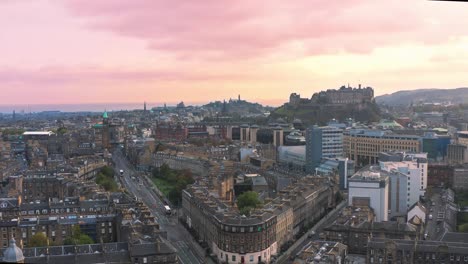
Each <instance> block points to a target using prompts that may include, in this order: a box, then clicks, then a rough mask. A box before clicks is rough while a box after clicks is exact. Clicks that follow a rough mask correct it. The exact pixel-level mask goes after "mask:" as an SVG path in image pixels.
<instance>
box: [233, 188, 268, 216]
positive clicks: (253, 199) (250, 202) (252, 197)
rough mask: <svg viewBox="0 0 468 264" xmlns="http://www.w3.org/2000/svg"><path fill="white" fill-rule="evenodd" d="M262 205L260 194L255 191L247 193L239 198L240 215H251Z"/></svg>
mask: <svg viewBox="0 0 468 264" xmlns="http://www.w3.org/2000/svg"><path fill="white" fill-rule="evenodd" d="M261 204H262V202H261V201H260V199H259V198H258V193H256V192H253V191H248V192H245V193H243V194H241V195H239V196H238V197H237V207H238V208H239V211H240V213H241V214H244V215H250V211H251V210H252V209H253V208H256V207H258V206H260V205H261Z"/></svg>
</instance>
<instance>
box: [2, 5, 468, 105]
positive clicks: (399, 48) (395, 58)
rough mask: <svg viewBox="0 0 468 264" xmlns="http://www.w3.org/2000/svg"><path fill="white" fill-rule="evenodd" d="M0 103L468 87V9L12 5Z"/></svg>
mask: <svg viewBox="0 0 468 264" xmlns="http://www.w3.org/2000/svg"><path fill="white" fill-rule="evenodd" d="M0 24H1V30H0V92H1V95H0V104H20V103H21V104H68V103H96V102H102V103H105V102H142V101H150V102H177V101H181V100H183V101H184V102H187V103H204V102H208V101H212V100H222V99H229V98H230V97H232V98H235V97H237V95H238V94H241V96H242V98H244V99H247V100H249V101H258V102H261V103H265V104H269V105H279V104H281V103H283V102H285V101H286V100H287V99H288V97H289V94H290V93H292V92H296V93H300V94H301V95H302V96H303V97H310V96H311V95H312V94H313V93H314V92H317V91H319V90H323V89H330V88H338V87H339V86H341V85H343V84H348V83H350V84H351V85H352V86H357V84H358V83H362V84H363V85H365V86H372V87H374V88H375V93H376V95H381V94H385V93H391V92H394V91H397V90H406V89H416V88H455V87H466V86H468V3H455V2H432V1H425V0H391V1H383V0H377V1H376V0H329V1H325V0H293V1H284V0H268V1H253V0H236V1H223V0H201V1H187V0H184V1H180V0H170V1H159V0H132V1H129V0H98V1H94V0H80V1H78V0H76V1H75V0H1V1H0Z"/></svg>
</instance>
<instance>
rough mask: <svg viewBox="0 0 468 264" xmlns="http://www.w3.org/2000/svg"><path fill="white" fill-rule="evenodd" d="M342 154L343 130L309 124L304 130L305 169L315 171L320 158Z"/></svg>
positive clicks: (310, 171) (309, 171)
mask: <svg viewBox="0 0 468 264" xmlns="http://www.w3.org/2000/svg"><path fill="white" fill-rule="evenodd" d="M341 156H343V130H341V129H339V128H336V127H328V126H325V127H319V126H316V125H314V126H311V127H309V128H308V129H307V131H306V171H307V172H308V173H315V168H317V167H318V166H319V165H320V162H321V160H322V158H336V157H341Z"/></svg>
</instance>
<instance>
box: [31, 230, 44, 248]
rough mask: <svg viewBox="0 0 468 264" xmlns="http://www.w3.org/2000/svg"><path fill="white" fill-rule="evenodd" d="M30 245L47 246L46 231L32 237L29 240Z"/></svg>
mask: <svg viewBox="0 0 468 264" xmlns="http://www.w3.org/2000/svg"><path fill="white" fill-rule="evenodd" d="M29 246H30V247H46V246H47V237H46V235H45V233H43V232H38V233H36V234H35V235H34V236H32V237H31V240H30V242H29Z"/></svg>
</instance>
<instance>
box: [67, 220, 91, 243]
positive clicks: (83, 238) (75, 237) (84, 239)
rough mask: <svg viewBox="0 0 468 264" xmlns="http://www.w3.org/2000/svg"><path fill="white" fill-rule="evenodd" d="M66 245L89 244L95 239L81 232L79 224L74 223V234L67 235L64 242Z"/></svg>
mask: <svg viewBox="0 0 468 264" xmlns="http://www.w3.org/2000/svg"><path fill="white" fill-rule="evenodd" d="M63 244H64V245H87V244H94V240H93V239H92V238H91V237H90V236H88V235H86V234H83V233H82V232H81V228H80V226H79V225H74V226H73V229H72V235H71V236H69V237H67V238H66V239H65V240H64V242H63Z"/></svg>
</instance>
